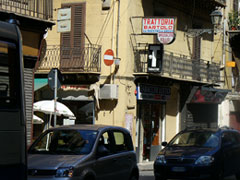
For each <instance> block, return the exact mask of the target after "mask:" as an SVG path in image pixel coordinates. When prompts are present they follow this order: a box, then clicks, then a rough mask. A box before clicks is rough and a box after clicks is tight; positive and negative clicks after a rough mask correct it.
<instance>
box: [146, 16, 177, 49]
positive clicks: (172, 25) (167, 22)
mask: <svg viewBox="0 0 240 180" xmlns="http://www.w3.org/2000/svg"><path fill="white" fill-rule="evenodd" d="M175 29H176V18H174V17H154V18H153V17H149V18H148V17H146V18H143V19H142V33H143V34H156V35H157V37H158V40H159V42H160V43H161V44H165V45H166V44H171V43H172V42H173V41H174V40H175Z"/></svg>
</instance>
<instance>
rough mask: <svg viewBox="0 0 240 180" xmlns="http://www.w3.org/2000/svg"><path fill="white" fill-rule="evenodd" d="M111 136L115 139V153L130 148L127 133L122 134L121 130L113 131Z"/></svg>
mask: <svg viewBox="0 0 240 180" xmlns="http://www.w3.org/2000/svg"><path fill="white" fill-rule="evenodd" d="M113 137H114V140H115V151H116V153H119V152H124V151H130V150H132V148H131V144H130V143H129V138H128V136H127V134H124V133H123V132H121V131H114V132H113Z"/></svg>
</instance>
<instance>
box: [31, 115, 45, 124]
mask: <svg viewBox="0 0 240 180" xmlns="http://www.w3.org/2000/svg"><path fill="white" fill-rule="evenodd" d="M43 122H44V121H43V120H42V119H41V118H40V117H38V116H36V115H35V114H34V115H33V124H42V123H43Z"/></svg>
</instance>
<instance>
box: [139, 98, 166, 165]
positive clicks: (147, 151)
mask: <svg viewBox="0 0 240 180" xmlns="http://www.w3.org/2000/svg"><path fill="white" fill-rule="evenodd" d="M163 107H164V104H160V103H141V104H139V112H138V114H139V123H138V124H139V125H138V124H137V125H138V126H139V130H138V136H137V138H138V151H139V152H138V156H139V157H138V160H139V162H144V161H145V162H147V161H154V160H155V158H156V156H157V154H158V152H159V151H160V149H161V140H162V136H161V134H162V131H163V129H162V127H163V125H162V120H163V118H162V117H163Z"/></svg>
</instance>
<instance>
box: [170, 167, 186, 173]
mask: <svg viewBox="0 0 240 180" xmlns="http://www.w3.org/2000/svg"><path fill="white" fill-rule="evenodd" d="M172 171H173V172H185V171H186V169H185V168H184V167H173V168H172Z"/></svg>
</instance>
